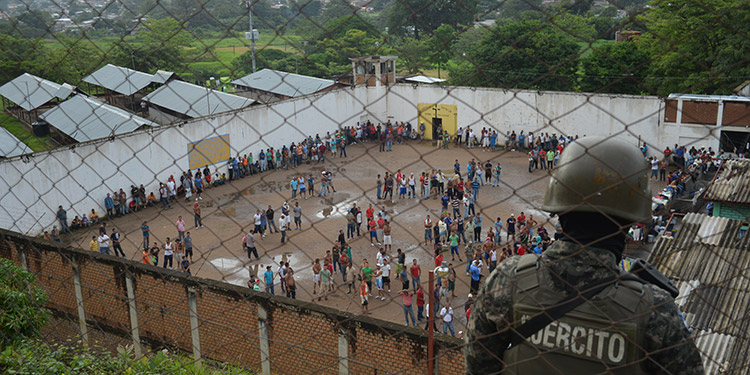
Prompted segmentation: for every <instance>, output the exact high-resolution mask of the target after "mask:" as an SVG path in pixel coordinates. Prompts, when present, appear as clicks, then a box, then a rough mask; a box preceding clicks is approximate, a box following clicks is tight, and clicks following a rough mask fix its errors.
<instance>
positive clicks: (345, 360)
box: [339, 328, 349, 375]
mask: <svg viewBox="0 0 750 375" xmlns="http://www.w3.org/2000/svg"><path fill="white" fill-rule="evenodd" d="M339 375H349V334H348V332H347V331H346V330H344V329H341V328H339Z"/></svg>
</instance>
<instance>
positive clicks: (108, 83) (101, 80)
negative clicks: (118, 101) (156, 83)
mask: <svg viewBox="0 0 750 375" xmlns="http://www.w3.org/2000/svg"><path fill="white" fill-rule="evenodd" d="M153 78H154V76H153V75H151V74H148V73H143V72H139V71H137V70H133V69H129V68H125V67H122V66H117V65H112V64H107V65H105V66H103V67H102V68H101V69H99V70H97V71H95V72H93V73H91V75H89V76H86V77H85V78H84V79H83V82H87V83H90V84H92V85H96V86H101V87H104V88H106V89H109V90H112V91H114V92H116V93H118V94H122V95H133V94H134V93H136V92H138V91H141V89H143V88H144V87H146V86H148V85H149V84H150V83H151V81H152V80H153Z"/></svg>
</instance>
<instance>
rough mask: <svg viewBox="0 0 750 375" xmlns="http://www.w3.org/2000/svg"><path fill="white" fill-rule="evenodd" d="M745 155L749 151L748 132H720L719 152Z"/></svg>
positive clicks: (749, 136) (749, 133) (749, 138)
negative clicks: (735, 152)
mask: <svg viewBox="0 0 750 375" xmlns="http://www.w3.org/2000/svg"><path fill="white" fill-rule="evenodd" d="M735 147H736V148H737V152H743V153H747V152H749V151H750V132H736V131H724V130H722V131H721V141H720V143H719V151H724V152H734V149H735Z"/></svg>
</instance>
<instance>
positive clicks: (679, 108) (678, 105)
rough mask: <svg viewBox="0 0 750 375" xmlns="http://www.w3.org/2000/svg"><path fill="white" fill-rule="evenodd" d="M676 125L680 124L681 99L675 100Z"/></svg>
mask: <svg viewBox="0 0 750 375" xmlns="http://www.w3.org/2000/svg"><path fill="white" fill-rule="evenodd" d="M676 122H677V125H682V99H678V100H677V119H676Z"/></svg>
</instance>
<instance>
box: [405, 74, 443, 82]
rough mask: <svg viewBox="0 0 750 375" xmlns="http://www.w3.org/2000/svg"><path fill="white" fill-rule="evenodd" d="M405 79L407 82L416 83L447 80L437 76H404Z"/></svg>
mask: <svg viewBox="0 0 750 375" xmlns="http://www.w3.org/2000/svg"><path fill="white" fill-rule="evenodd" d="M404 81H407V82H416V83H440V82H445V80H444V79H440V78H435V77H428V76H412V77H408V78H404Z"/></svg>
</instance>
